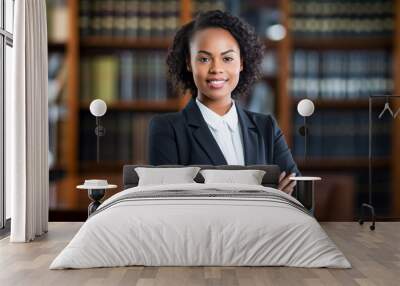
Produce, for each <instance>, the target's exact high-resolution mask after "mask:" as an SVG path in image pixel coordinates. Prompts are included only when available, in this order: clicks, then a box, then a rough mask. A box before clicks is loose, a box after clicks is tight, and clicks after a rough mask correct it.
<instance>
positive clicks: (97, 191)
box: [76, 180, 117, 217]
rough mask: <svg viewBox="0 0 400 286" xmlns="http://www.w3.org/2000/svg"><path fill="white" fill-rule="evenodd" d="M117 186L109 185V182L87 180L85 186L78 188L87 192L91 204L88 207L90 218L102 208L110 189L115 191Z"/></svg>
mask: <svg viewBox="0 0 400 286" xmlns="http://www.w3.org/2000/svg"><path fill="white" fill-rule="evenodd" d="M116 187H117V185H109V184H108V183H107V180H85V183H84V184H83V185H79V186H76V188H77V189H79V190H87V192H88V196H89V198H90V199H91V201H92V202H91V203H90V204H89V206H88V217H89V216H90V215H91V214H92V213H94V212H95V211H96V209H97V208H98V207H99V206H100V204H101V202H100V201H101V200H102V199H103V197H104V195H105V193H106V191H107V190H108V189H115V188H116Z"/></svg>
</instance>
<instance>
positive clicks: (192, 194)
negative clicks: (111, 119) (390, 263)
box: [50, 165, 351, 269]
mask: <svg viewBox="0 0 400 286" xmlns="http://www.w3.org/2000/svg"><path fill="white" fill-rule="evenodd" d="M137 167H143V166H138V165H127V166H124V169H123V183H124V190H123V191H121V192H119V193H117V194H115V195H113V196H112V197H110V198H108V199H107V200H105V201H104V202H103V203H102V204H101V205H100V207H99V208H98V209H97V210H96V212H95V213H94V214H92V215H91V216H90V217H89V218H88V220H87V221H86V222H85V223H84V224H83V225H82V227H81V229H80V230H79V231H78V233H77V234H76V235H75V236H74V238H73V239H72V240H71V242H70V243H69V244H68V245H67V246H66V247H65V248H64V249H63V250H62V252H61V253H60V254H59V255H58V256H57V257H56V258H55V259H54V261H53V262H52V264H51V265H50V269H66V268H92V267H118V266H130V265H144V266H292V267H329V268H350V267H351V265H350V263H349V261H348V260H347V259H346V258H345V256H344V255H343V253H342V252H341V251H340V250H339V249H338V248H337V247H336V245H335V244H334V242H333V241H332V240H331V239H330V238H329V237H328V236H327V234H326V233H325V231H324V230H323V229H322V228H321V226H320V225H319V223H318V222H317V221H316V220H315V218H314V217H313V216H312V215H311V214H310V213H309V212H308V211H307V210H306V209H305V208H304V207H303V206H302V204H301V203H300V202H298V201H297V200H296V199H295V198H293V197H292V196H289V195H287V194H285V193H283V192H282V191H279V190H277V189H276V187H277V184H278V179H279V173H280V170H279V167H277V166H271V165H268V166H265V165H262V166H260V165H259V166H198V167H199V168H201V169H202V170H205V169H224V170H264V171H265V175H263V177H262V181H261V185H250V184H237V183H204V178H203V176H202V175H201V174H200V173H199V174H197V175H196V177H195V178H194V181H195V182H193V183H179V184H159V185H149V186H147V185H144V186H143V185H138V182H139V177H138V174H137V172H136V171H135V170H138V169H136V168H137ZM145 167H151V166H145ZM163 167H164V168H172V167H174V168H176V167H180V166H163Z"/></svg>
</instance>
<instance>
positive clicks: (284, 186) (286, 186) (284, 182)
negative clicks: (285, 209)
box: [278, 171, 296, 195]
mask: <svg viewBox="0 0 400 286" xmlns="http://www.w3.org/2000/svg"><path fill="white" fill-rule="evenodd" d="M294 176H296V173H292V174H289V175H287V176H286V172H285V171H283V172H282V173H281V174H280V176H279V186H278V189H279V190H281V191H282V192H285V193H287V194H288V195H291V194H292V193H293V191H294V187H295V186H296V181H290V180H289V178H290V177H294Z"/></svg>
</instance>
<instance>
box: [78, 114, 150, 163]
mask: <svg viewBox="0 0 400 286" xmlns="http://www.w3.org/2000/svg"><path fill="white" fill-rule="evenodd" d="M153 115H154V114H152V113H140V114H136V113H130V112H118V113H115V112H112V111H110V112H107V114H106V115H105V116H104V118H102V120H101V125H102V126H104V128H105V129H106V132H105V135H104V136H102V137H100V161H101V162H105V163H107V162H117V161H118V162H125V163H126V164H128V163H130V164H132V163H133V164H147V161H148V160H147V158H148V155H147V152H148V150H147V146H148V144H147V140H148V134H147V130H148V125H149V121H150V119H151V118H152V117H153ZM80 122H81V125H80V129H79V152H80V153H79V158H80V161H82V162H85V161H86V162H94V161H96V155H97V153H96V152H97V149H96V140H97V137H96V134H95V132H94V130H95V128H96V120H95V119H94V117H93V116H92V115H91V114H90V113H89V111H81V119H80Z"/></svg>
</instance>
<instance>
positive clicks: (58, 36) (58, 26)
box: [46, 0, 68, 43]
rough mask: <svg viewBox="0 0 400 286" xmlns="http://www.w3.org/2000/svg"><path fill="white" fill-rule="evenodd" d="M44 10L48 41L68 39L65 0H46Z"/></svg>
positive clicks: (57, 41) (64, 40) (63, 41)
mask: <svg viewBox="0 0 400 286" xmlns="http://www.w3.org/2000/svg"><path fill="white" fill-rule="evenodd" d="M46 10H47V11H46V13H47V37H48V41H49V42H54V43H65V42H66V41H67V39H68V7H67V0H47V1H46Z"/></svg>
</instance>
